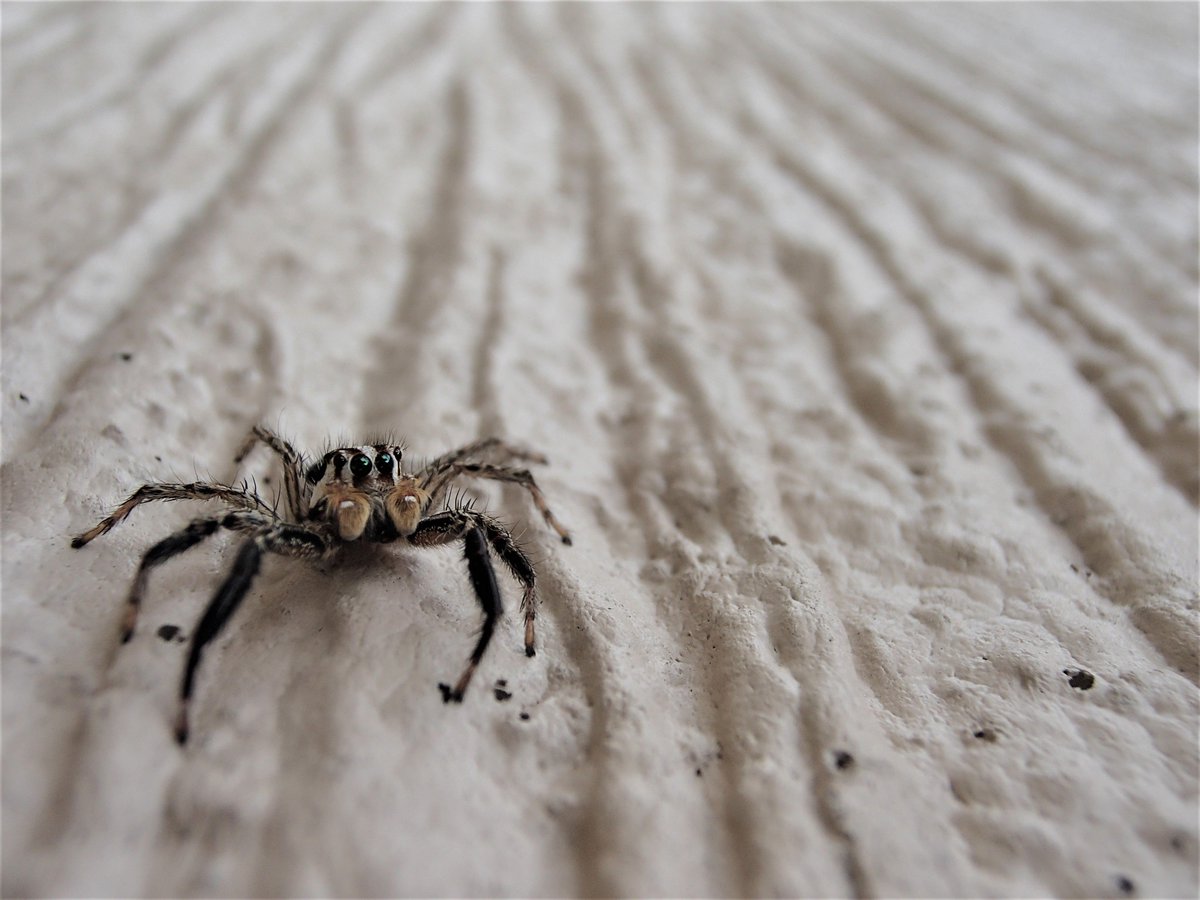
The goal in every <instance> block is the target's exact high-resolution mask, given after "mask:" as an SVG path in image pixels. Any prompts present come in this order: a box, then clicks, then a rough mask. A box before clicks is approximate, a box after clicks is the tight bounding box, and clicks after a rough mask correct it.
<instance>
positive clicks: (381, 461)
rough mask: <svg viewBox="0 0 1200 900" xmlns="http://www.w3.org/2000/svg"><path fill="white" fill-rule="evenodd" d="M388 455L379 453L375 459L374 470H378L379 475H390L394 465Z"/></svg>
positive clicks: (390, 456)
mask: <svg viewBox="0 0 1200 900" xmlns="http://www.w3.org/2000/svg"><path fill="white" fill-rule="evenodd" d="M395 462H396V461H395V460H394V459H392V454H390V453H380V454H379V455H378V456H376V457H375V468H376V469H378V470H379V474H380V475H391V474H392V466H393V465H394V464H395Z"/></svg>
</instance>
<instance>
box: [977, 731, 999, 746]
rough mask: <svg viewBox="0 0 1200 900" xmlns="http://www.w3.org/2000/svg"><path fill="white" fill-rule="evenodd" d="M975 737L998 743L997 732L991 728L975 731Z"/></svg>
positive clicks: (990, 742)
mask: <svg viewBox="0 0 1200 900" xmlns="http://www.w3.org/2000/svg"><path fill="white" fill-rule="evenodd" d="M975 737H977V738H978V739H979V740H981V741H987V742H988V743H989V744H994V743H996V732H994V731H992V729H990V728H980V729H979V730H978V731H976V732H975Z"/></svg>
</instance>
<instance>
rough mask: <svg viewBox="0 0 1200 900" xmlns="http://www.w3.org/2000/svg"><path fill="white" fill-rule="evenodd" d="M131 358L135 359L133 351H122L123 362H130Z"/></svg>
mask: <svg viewBox="0 0 1200 900" xmlns="http://www.w3.org/2000/svg"><path fill="white" fill-rule="evenodd" d="M131 359H133V354H132V353H122V354H121V360H122V362H129V361H130V360H131Z"/></svg>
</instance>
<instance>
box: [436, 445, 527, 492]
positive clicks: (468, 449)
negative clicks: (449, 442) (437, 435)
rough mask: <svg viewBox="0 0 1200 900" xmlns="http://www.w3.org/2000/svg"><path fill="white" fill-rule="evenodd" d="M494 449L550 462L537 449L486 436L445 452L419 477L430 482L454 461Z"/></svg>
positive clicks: (509, 454)
mask: <svg viewBox="0 0 1200 900" xmlns="http://www.w3.org/2000/svg"><path fill="white" fill-rule="evenodd" d="M492 451H496V452H497V453H499V454H503V455H504V456H506V457H508V458H509V459H519V460H524V461H526V462H533V463H540V464H541V465H545V464H546V463H548V462H549V460H548V459H546V457H545V456H544V455H543V454H541V453H538V452H537V451H536V450H526V449H524V448H522V447H517V446H515V445H513V444H510V443H508V442H507V441H505V440H503V439H502V438H498V437H490V438H484V439H483V440H481V441H474V442H473V443H470V444H466V445H464V446H462V447H459V448H457V449H456V450H451V451H450V452H449V453H443V454H442V455H441V456H439V457H438V458H437V459H435V460H433V461H432V462H431V463H429V465H427V466H426V467H425V468H424V469H422V470H421V473H420V475H419V477H420V478H421V479H422V482H423V483H425V484H428V482H429V480H430V479H432V478H434V477H436V476H437V475H438V474H439V473H440V472H442V471H443V470H445V469H446V468H447V467H448V466H449V465H451V464H452V463H456V462H459V461H460V460H464V459H468V458H469V457H472V456H482V455H483V454H485V453H491V452H492Z"/></svg>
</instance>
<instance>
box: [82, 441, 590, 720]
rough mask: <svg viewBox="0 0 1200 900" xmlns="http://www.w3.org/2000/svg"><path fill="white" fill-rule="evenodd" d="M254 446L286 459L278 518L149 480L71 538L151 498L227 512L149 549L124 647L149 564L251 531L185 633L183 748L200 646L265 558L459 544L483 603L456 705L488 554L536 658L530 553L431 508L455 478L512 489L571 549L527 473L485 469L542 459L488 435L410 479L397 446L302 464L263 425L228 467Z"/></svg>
mask: <svg viewBox="0 0 1200 900" xmlns="http://www.w3.org/2000/svg"><path fill="white" fill-rule="evenodd" d="M259 441H262V442H263V443H265V444H267V445H268V446H269V447H270V448H271V449H272V450H274V451H275V452H276V453H277V454H278V455H279V457H280V459H281V460H282V462H283V469H284V493H285V497H286V501H287V503H286V506H287V514H286V515H281V514H280V513H278V512H277V511H276V510H275V508H274V507H273V506H271V505H269V504H267V503H266V502H264V501H263V500H262V498H261V497H259V496H258V494H257V493H255V492H254V491H253V490H250V489H249V488H248V487H247V486H246V485H244V484H243V485H242V486H240V487H235V486H233V485H226V484H213V483H207V482H193V483H190V484H167V483H153V484H145V485H142V486H141V487H140V488H138V489H137V490H136V491H134V493H133V494H131V495H130V497H129V498H128V499H127V500H126V501H125V502H124V503H122V504H121V505H120V506H118V507H117V509H116V510H115V511H114V512H113V514H112V515H110V516H108V517H107V518H105V519H103V520H101V522H100V523H99V524H98V525H96V526H95V527H94V528H92V529H90V530H89V531H85V532H83V533H82V534H80V535H79V536H77V537H76V538H75V539H74V540H73V541H72V542H71V546H73V547H76V548H78V547H82V546H84V545H85V544H87V543H88V542H89V541H91V540H92V539H93V538H96V537H99V536H100V535H102V534H104V533H106V532H107V531H109V530H110V529H111V528H112V527H113V526H115V525H116V524H118V523H119V522H120V521H121V520H122V519H124V518H125V517H126V516H128V515H129V513H130V512H132V511H133V508H134V507H135V506H138V505H139V504H141V503H146V502H148V501H151V500H221V501H223V502H224V503H225V504H226V506H227V509H226V510H225V511H224V512H223V513H222V514H221V515H217V516H212V517H209V518H203V519H196V520H195V521H193V522H192V523H191V524H190V525H188V526H187V527H186V528H184V529H183V530H181V531H178V532H176V533H175V534H172V535H170V536H169V537H167V538H164V539H163V540H161V541H159V542H158V543H157V544H155V545H154V546H153V547H151V548H150V549H149V550H147V551H146V554H145V555H144V556H143V557H142V563H141V566H140V567H139V568H138V572H137V575H136V576H135V577H134V580H133V586H132V587H131V588H130V590H129V599H128V602H127V603H126V606H125V615H124V618H123V620H122V625H121V639H122V641H128V640H129V639H130V638H131V637H132V636H133V632H134V629H135V627H136V626H137V617H138V610H139V608H140V607H141V603H142V595H143V593H144V592H145V589H146V581H147V578H148V576H149V572H150V570H151V569H152V568H154V567H155V566H157V565H159V564H160V563H163V562H165V561H166V560H168V559H170V558H171V557H173V556H176V555H178V554H180V553H182V552H184V551H185V550H189V549H191V548H192V547H194V546H196V545H197V544H198V543H200V542H201V541H202V540H204V538H206V537H208V536H209V535H211V534H213V533H215V532H216V531H217V530H218V529H221V528H227V529H230V530H233V531H241V532H245V533H246V534H247V535H249V537H248V538H247V540H246V541H245V542H244V543H243V544H242V546H241V549H239V550H238V554H237V557H236V559H235V560H234V563H233V567H232V569H231V570H230V572H229V574H228V576H227V577H226V579H225V581H224V582H223V583H222V585H221V587H220V588H219V589H218V591H217V593H216V596H214V597H213V599H212V601H211V602H210V603H209V605H208V608H207V609H206V610H205V613H204V616H203V617H202V618H201V619H200V624H199V625H197V627H196V630H195V632H194V633H193V634H192V639H191V646H190V649H189V652H188V659H187V665H186V666H185V667H184V672H183V683H182V685H181V688H180V704H179V716H178V719H177V720H176V725H175V734H176V737H177V738H178V739H179V741H180V743H182V742H183V741H185V740H187V734H188V702H189V700H190V699H191V696H192V687H193V683H194V680H195V675H196V669H197V667H198V666H199V664H200V658H201V656H202V655H203V653H204V647H205V645H206V644H208V642H209V641H211V640H212V639H213V638H214V637H216V636H217V634H218V633H219V632H220V630H221V628H222V627H223V626H224V625H225V623H226V622H227V621H228V620H229V617H230V616H231V615H232V614H233V611H234V610H235V609H237V607H238V605H239V604H240V603H241V601H242V598H243V597H244V596H245V595H246V591H247V590H249V588H250V583H251V582H252V581H253V580H254V576H255V575H257V574H258V568H259V564H260V562H261V559H262V555H263V553H278V554H281V555H283V556H292V557H299V558H307V559H317V558H322V557H326V556H329V555H331V554H333V553H335V552H336V551H337V550H338V548H339V547H341V546H342V545H344V544H347V543H351V542H353V541H360V540H361V541H368V542H372V543H390V542H392V541H404V542H407V543H408V544H411V545H412V546H414V547H436V546H440V545H444V544H452V543H455V542H457V541H461V542H462V544H463V548H464V552H465V555H466V559H467V573H468V575H469V576H470V579H471V585H472V587H473V588H474V589H475V595H476V597H477V598H478V600H479V604H480V606H482V607H483V615H484V619H483V630H482V632H481V633H480V635H479V639H478V641H477V642H476V644H475V649H474V651H473V652H472V653H471V657H470V659H469V660H468V662H467V667H466V669H464V670H463V673H462V675H460V676H459V678H458V681H457V682H456V683H455V684H454V686H453V687H450V686H449V685H446V684H440V685H438V687H439V688H440V689H441V692H442V699H443V700H445V701H446V702H451V701H454V702H460V701H461V700H462V698H463V695H464V694H465V693H466V690H467V685H468V684H470V681H471V676H472V675H473V674H474V673H475V669H476V667H477V666H478V665H479V661H480V660H481V659H482V658H483V654H484V651H485V650H486V649H487V646H488V643H489V641H491V638H492V632H493V631H494V630H495V627H496V622H497V620H498V619H499V617H500V612H501V609H502V605H501V600H500V589H499V587H498V586H497V584H496V577H495V573H494V572H493V570H492V563H491V555H490V552H489V548H491V551H494V552H495V553H496V555H497V556H499V557H500V560H501V562H503V563H504V565H505V567H506V568H507V569H508V570H509V572H511V573H512V575H513V577H514V578H516V580H517V581H519V582H520V583H521V586H522V587H523V588H524V593H523V595H522V597H521V609H522V611H523V613H524V616H525V652H526V654H527V655H529V656H533V654H534V617H535V615H536V612H537V609H536V598H535V595H534V582H535V578H536V576H535V574H534V570H533V566H532V565H531V564H530V562H529V559H528V557H526V556H525V554H524V552H522V550H521V549H520V548H519V547H518V546H517V545H516V543H515V542H514V541H513V538H512V535H511V534H509V532H508V531H507V530H506V529H505V528H504V527H503V526H502V525H501V524H500V523H499V522H497V521H496V520H495V519H492V518H490V517H489V516H486V515H484V514H483V513H481V512H477V511H476V510H474V509H472V508H470V506H464V505H461V504H446V505H443V506H440V507H438V511H437V512H431V509H433V508H435V504H438V503H439V501H441V500H443V498H444V497H445V495H446V491H447V489H448V487H449V486H450V484H451V483H452V482H453V481H454V480H455V479H456V478H459V477H461V476H471V477H475V478H488V479H492V480H496V481H507V482H511V483H513V484H519V485H521V486H522V487H523V488H525V490H527V491H528V492H529V495H530V497H532V498H533V502H534V504H535V505H536V506H537V508H538V510H539V512H541V514H542V516H543V518H545V520H546V522H547V523H548V524H549V525H550V527H551V528H553V529H554V530H555V531H557V532H558V534H559V536H560V537H561V538H562V540H563V543H565V544H570V543H571V538H570V535H569V534H568V533H567V531H566V529H564V528H563V527H562V525H561V524H560V523H559V521H558V520H557V519H556V518H555V517H554V514H553V513H552V512H550V508H549V507H548V506H547V505H546V500H545V498H544V497H543V496H542V492H541V490H540V489H539V488H538V486H537V483H536V482H535V481H534V480H533V475H531V474H530V473H529V471H528V470H527V469H518V468H513V467H512V466H509V465H503V464H500V463H498V462H496V461H493V462H488V461H486V460H488V459H492V460H506V461H509V462H511V461H514V460H527V461H533V462H541V463H544V462H545V461H546V460H545V459H544V458H543V457H542V456H541V455H540V454H537V453H531V452H529V451H526V450H520V449H518V448H516V447H513V446H511V445H509V444H507V443H505V442H503V441H501V440H499V439H498V438H488V439H487V440H482V441H477V442H476V443H474V444H468V445H467V446H465V447H460V448H459V449H458V450H454V451H452V452H450V453H446V454H444V455H442V456H439V457H438V458H437V459H435V460H433V461H432V462H431V463H429V464H428V465H426V466H424V467H422V468H421V469H419V470H418V471H416V472H413V473H409V472H405V471H404V468H403V466H402V462H401V461H402V459H403V448H402V447H400V446H397V445H396V444H394V443H390V442H383V443H378V444H364V445H362V446H357V447H339V448H337V449H335V450H330V451H329V452H327V453H325V454H324V455H322V456H321V457H320V458H319V459H316V460H313V461H311V462H309V461H306V460H305V458H304V457H303V456H302V455H301V454H300V453H298V452H297V451H296V450H295V449H294V448H293V447H292V445H291V444H289V443H288V442H287V441H285V440H283V439H282V438H281V437H279V436H278V435H276V434H275V433H274V432H272V431H270V430H269V429H267V428H264V427H262V426H257V427H255V428H254V430H253V431H252V432H251V434H250V437H249V439H248V440H247V441H246V444H245V446H244V447H243V448H242V451H241V453H239V454H238V456H237V457H236V460H237V461H238V462H240V461H241V460H242V458H243V457H245V455H246V454H247V453H249V452H250V450H251V449H252V448H253V447H254V445H255V444H257V443H258V442H259Z"/></svg>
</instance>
